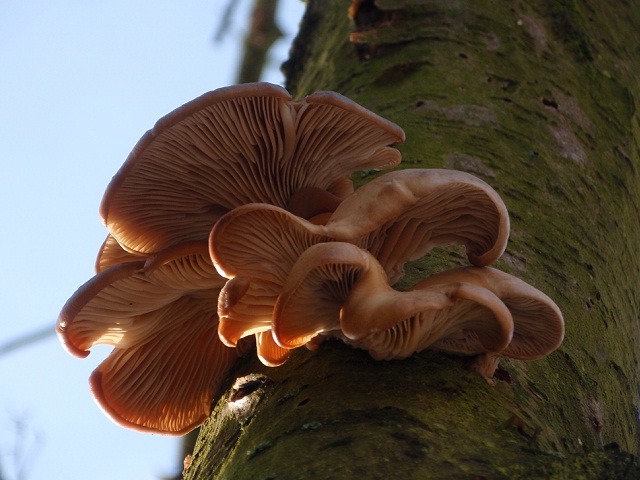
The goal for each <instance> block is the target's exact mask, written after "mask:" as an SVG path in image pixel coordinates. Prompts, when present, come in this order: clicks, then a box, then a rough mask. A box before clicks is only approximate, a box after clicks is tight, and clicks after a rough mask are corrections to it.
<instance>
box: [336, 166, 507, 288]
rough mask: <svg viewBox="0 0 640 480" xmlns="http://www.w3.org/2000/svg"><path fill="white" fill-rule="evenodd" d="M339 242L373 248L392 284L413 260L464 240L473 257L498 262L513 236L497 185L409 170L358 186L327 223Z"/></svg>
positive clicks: (448, 172)
mask: <svg viewBox="0 0 640 480" xmlns="http://www.w3.org/2000/svg"><path fill="white" fill-rule="evenodd" d="M326 228H327V230H328V231H330V232H331V235H332V236H333V237H334V238H335V239H336V240H342V241H347V242H351V243H357V244H359V245H360V246H362V247H363V248H366V249H367V250H369V251H370V252H371V253H372V254H373V255H374V256H375V257H376V259H377V260H378V261H379V262H380V263H381V264H382V266H383V267H384V269H385V270H386V271H387V274H388V276H389V279H390V281H391V283H394V282H395V281H397V280H398V279H399V278H400V277H401V276H402V266H403V265H404V263H406V262H407V261H411V260H416V259H418V258H420V257H422V256H424V255H425V254H426V253H427V252H429V251H430V250H431V249H433V248H435V247H439V246H447V245H452V244H458V245H459V244H463V245H465V246H466V250H467V256H468V257H469V261H470V262H471V263H473V264H474V265H478V266H483V265H487V264H489V263H492V262H494V261H495V260H497V259H498V258H499V257H500V255H502V253H503V252H504V249H505V248H506V245H507V240H508V238H509V214H508V212H507V208H506V206H505V204H504V202H503V201H502V199H501V198H500V196H499V195H498V194H497V193H496V191H495V190H493V188H491V187H490V186H489V185H488V184H487V183H485V182H483V181H482V180H480V179H479V178H477V177H474V176H473V175H470V174H468V173H466V172H460V171H456V170H444V169H406V170H397V171H394V172H389V173H387V174H384V175H381V176H380V177H378V178H376V179H374V180H372V181H371V182H369V183H367V184H365V185H363V186H362V187H360V188H358V189H357V190H356V191H355V192H354V193H353V194H351V195H349V196H348V197H347V198H345V199H344V201H343V202H342V203H341V204H340V205H339V206H338V208H337V209H336V210H335V212H334V213H333V214H332V215H331V217H330V219H329V221H328V222H327V224H326Z"/></svg>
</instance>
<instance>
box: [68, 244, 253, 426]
mask: <svg viewBox="0 0 640 480" xmlns="http://www.w3.org/2000/svg"><path fill="white" fill-rule="evenodd" d="M207 250H208V246H207V244H206V242H200V243H190V244H181V245H174V246H173V247H171V248H170V249H168V250H165V251H163V252H161V253H160V254H158V255H156V256H154V257H151V258H149V259H147V260H146V261H135V262H127V263H121V264H116V265H114V266H111V267H109V268H106V269H105V270H103V271H102V272H100V273H98V274H97V275H96V276H95V277H93V278H92V279H91V280H89V281H88V282H87V283H85V284H84V285H83V286H82V287H80V288H79V289H78V291H76V293H75V294H74V295H73V296H72V297H71V298H70V299H69V300H68V302H67V303H66V304H65V306H64V307H63V309H62V311H61V313H60V316H59V318H58V324H57V332H58V336H59V337H60V340H61V342H62V343H63V345H64V346H65V347H66V348H67V350H69V352H70V353H72V354H74V355H76V356H80V357H85V356H87V355H88V354H89V349H90V348H91V347H92V346H93V345H97V344H106V345H111V346H114V347H115V348H114V350H113V352H112V353H111V354H110V355H109V357H108V358H107V359H106V360H105V361H104V362H103V363H102V364H101V365H100V366H99V367H98V368H97V369H96V370H95V372H94V373H93V374H92V376H91V379H90V383H91V388H92V392H93V394H94V396H95V398H96V400H97V401H98V403H99V404H100V406H101V408H102V409H103V410H104V411H105V412H106V413H107V414H108V415H109V416H110V417H111V418H112V419H113V420H114V421H115V422H116V423H119V424H121V425H124V426H127V427H129V428H133V429H136V430H140V431H148V432H157V433H163V434H168V435H182V434H184V433H186V432H188V431H189V430H191V429H193V428H195V427H196V426H197V425H199V424H200V423H201V422H202V421H203V420H204V419H206V418H207V416H208V414H209V412H210V404H211V401H212V400H213V396H214V395H215V393H216V390H217V388H218V387H219V385H220V384H221V382H222V381H223V380H224V377H225V375H226V373H227V372H228V371H229V369H230V368H231V366H232V365H233V363H234V362H235V359H236V358H237V357H238V355H239V354H241V353H242V350H241V349H231V348H227V347H225V346H224V345H222V343H221V342H220V340H219V339H218V335H217V327H218V325H217V321H216V320H217V318H216V307H217V297H218V293H219V290H220V288H221V287H222V285H223V284H224V282H225V280H224V279H223V278H221V277H220V276H219V275H218V274H217V272H216V270H215V268H214V267H213V265H212V263H211V260H210V259H209V257H208V254H207Z"/></svg>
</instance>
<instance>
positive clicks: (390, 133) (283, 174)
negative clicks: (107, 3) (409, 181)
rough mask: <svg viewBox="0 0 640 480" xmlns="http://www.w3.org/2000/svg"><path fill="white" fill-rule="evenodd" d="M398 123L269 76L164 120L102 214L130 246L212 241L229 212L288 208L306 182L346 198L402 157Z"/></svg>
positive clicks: (151, 248)
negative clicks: (365, 178) (261, 206)
mask: <svg viewBox="0 0 640 480" xmlns="http://www.w3.org/2000/svg"><path fill="white" fill-rule="evenodd" d="M403 140H404V132H403V131H402V129H400V127H398V126H397V125H395V124H393V123H391V122H389V121H386V120H384V119H382V118H381V117H379V116H377V115H375V114H374V113H372V112H369V111H368V110H366V109H364V108H362V107H360V106H358V105H356V104H355V103H353V102H352V101H351V100H348V99H347V98H345V97H343V96H341V95H339V94H337V93H333V92H319V93H317V94H314V95H311V96H309V97H307V98H306V99H302V100H298V101H292V100H291V97H290V95H289V94H288V93H287V92H286V90H284V89H282V88H281V87H278V86H276V85H271V84H268V83H255V84H244V85H237V86H233V87H225V88H221V89H218V90H215V91H213V92H209V93H206V94H204V95H202V96H201V97H199V98H196V99H195V100H193V101H191V102H189V103H187V104H185V105H183V106H182V107H180V108H178V109H176V110H174V111H173V112H171V113H170V114H168V115H167V116H165V117H164V118H162V119H160V120H159V121H158V122H157V123H156V125H155V127H154V128H153V129H152V130H150V131H149V132H147V133H146V134H145V135H144V136H143V137H142V138H141V139H140V141H139V142H138V144H137V145H136V146H135V147H134V149H133V151H132V152H131V154H130V155H129V157H128V159H127V160H126V162H125V163H124V165H123V166H122V167H121V169H120V170H119V171H118V173H116V175H115V176H114V177H113V179H112V181H111V183H110V184H109V186H108V187H107V190H106V192H105V195H104V198H103V201H102V205H101V210H100V211H101V215H102V218H103V221H104V223H105V225H106V226H107V227H108V228H109V231H110V232H111V234H112V235H113V236H114V237H116V239H117V240H118V242H119V243H120V244H121V245H122V246H123V248H124V249H125V250H127V251H131V252H138V253H144V254H149V253H155V252H158V251H160V250H163V249H164V248H167V247H168V246H170V245H173V244H176V243H182V242H184V241H190V240H201V239H205V238H207V235H208V233H209V231H210V229H211V226H212V225H213V224H214V223H215V221H216V220H217V219H218V218H219V217H220V216H221V215H222V214H223V213H225V212H227V211H228V210H230V209H232V208H234V207H237V206H239V205H243V204H246V203H251V202H266V203H271V204H274V205H278V206H281V207H283V208H284V207H286V206H287V205H288V204H289V202H290V200H291V198H292V196H293V195H294V194H295V193H296V192H297V191H299V190H301V189H303V188H306V187H314V188H319V189H321V190H325V191H327V192H329V193H331V194H334V195H336V196H338V197H344V196H345V195H347V194H348V193H350V192H351V191H352V185H351V183H350V181H349V179H348V176H349V175H350V174H351V173H352V172H354V171H357V170H362V169H379V168H388V167H390V166H394V165H396V164H397V163H398V162H399V161H400V154H399V152H398V151H397V150H395V149H392V148H389V147H387V145H389V144H391V143H399V142H402V141H403Z"/></svg>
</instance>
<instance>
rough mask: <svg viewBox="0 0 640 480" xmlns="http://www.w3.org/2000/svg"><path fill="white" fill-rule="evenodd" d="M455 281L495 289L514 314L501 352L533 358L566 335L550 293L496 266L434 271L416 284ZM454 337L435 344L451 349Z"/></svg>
mask: <svg viewBox="0 0 640 480" xmlns="http://www.w3.org/2000/svg"><path fill="white" fill-rule="evenodd" d="M452 281H457V282H466V283H469V284H473V285H477V286H479V287H482V288H485V289H487V290H490V291H491V292H493V293H494V294H495V295H496V296H497V297H498V298H500V300H501V301H502V302H503V303H504V304H505V305H506V307H507V308H508V309H509V311H510V313H511V316H512V318H513V324H514V330H513V338H512V339H511V342H510V343H509V345H508V346H507V347H506V348H505V349H504V350H502V351H501V352H500V355H501V356H504V357H510V358H515V359H518V360H534V359H537V358H540V357H543V356H545V355H548V354H549V353H551V352H553V351H554V350H555V349H557V348H558V347H559V346H560V345H561V344H562V340H563V338H564V320H563V318H562V312H561V311H560V309H559V308H558V306H557V305H556V304H555V303H554V302H553V300H551V299H550V298H549V297H548V296H547V295H545V294H544V293H542V292H541V291H540V290H538V289H536V288H535V287H533V286H531V285H529V284H528V283H526V282H525V281H523V280H521V279H519V278H517V277H514V276H513V275H509V274H508V273H505V272H502V271H500V270H496V269H495V268H490V267H483V268H476V267H464V268H457V269H453V270H448V271H445V272H442V273H438V274H437V275H433V276H431V277H429V278H427V279H425V280H423V281H422V282H420V283H418V284H417V285H416V286H415V287H414V288H432V287H434V286H436V285H440V284H447V283H450V282H452ZM452 341H453V339H447V341H443V342H439V343H438V344H437V345H434V348H439V349H442V350H448V351H453V350H452V345H451V342H452Z"/></svg>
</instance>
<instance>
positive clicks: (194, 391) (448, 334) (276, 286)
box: [57, 83, 563, 435]
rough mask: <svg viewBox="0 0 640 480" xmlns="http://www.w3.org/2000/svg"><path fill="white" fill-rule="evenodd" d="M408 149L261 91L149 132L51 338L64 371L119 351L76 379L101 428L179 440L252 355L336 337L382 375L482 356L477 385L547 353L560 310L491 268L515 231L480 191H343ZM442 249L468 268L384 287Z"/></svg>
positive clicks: (192, 107) (392, 184) (472, 185)
mask: <svg viewBox="0 0 640 480" xmlns="http://www.w3.org/2000/svg"><path fill="white" fill-rule="evenodd" d="M403 141H404V132H403V131H402V129H401V128H400V127H398V126H397V125H395V124H394V123H392V122H389V121H387V120H385V119H383V118H381V117H379V116H378V115H376V114H374V113H372V112H370V111H368V110H366V109H364V108H363V107H361V106H359V105H357V104H356V103H354V102H353V101H351V100H349V99H347V98H345V97H343V96H342V95H339V94H337V93H334V92H317V93H315V94H313V95H310V96H308V97H306V98H304V99H301V100H292V98H291V97H290V95H289V93H288V92H287V91H286V90H284V89H282V88H281V87H278V86H275V85H271V84H267V83H255V84H245V85H238V86H233V87H225V88H221V89H218V90H215V91H213V92H209V93H207V94H205V95H203V96H201V97H199V98H197V99H195V100H193V101H191V102H189V103H187V104H185V105H183V106H182V107H180V108H178V109H176V110H175V111H173V112H171V113H170V114H168V115H167V116H165V117H163V118H162V119H160V120H159V121H158V122H157V123H156V125H155V126H154V128H153V129H151V130H150V131H148V132H147V133H146V134H145V135H144V136H143V137H142V138H141V139H140V141H139V142H138V144H137V145H136V146H135V147H134V149H133V150H132V152H131V154H130V155H129V157H128V158H127V160H126V161H125V163H124V165H123V166H122V167H121V168H120V170H119V171H118V172H117V173H116V175H115V176H114V177H113V179H112V180H111V182H110V183H109V185H108V187H107V190H106V192H105V195H104V198H103V201H102V205H101V209H100V213H101V216H102V219H103V222H104V224H105V225H106V227H107V229H108V232H109V233H108V235H107V238H106V240H105V242H104V243H103V245H102V247H101V248H100V250H99V254H98V259H97V261H96V275H95V276H94V277H93V278H92V279H90V280H89V281H88V282H86V283H85V284H84V285H82V286H81V287H80V288H79V289H78V290H77V291H76V292H75V293H74V294H73V295H72V297H71V298H70V299H69V300H68V301H67V303H66V304H65V306H64V307H63V309H62V311H61V313H60V316H59V318H58V322H57V332H58V336H59V338H60V340H61V342H62V344H63V345H64V347H65V348H66V349H67V350H68V351H69V352H70V353H71V354H73V355H75V356H78V357H86V356H87V355H88V354H89V350H90V348H91V347H92V346H94V345H98V344H105V345H110V346H112V347H114V348H113V351H112V352H111V353H110V354H109V356H108V357H107V358H106V359H105V360H104V361H103V362H102V363H101V364H100V365H99V366H98V367H97V369H96V370H95V371H94V372H93V373H92V375H91V378H90V386H91V391H92V393H93V395H94V397H95V399H96V401H97V403H98V404H99V405H100V407H101V408H102V409H103V410H104V411H105V413H106V414H107V415H108V416H109V417H110V418H111V419H112V420H114V421H115V422H116V423H118V424H120V425H123V426H126V427H129V428H133V429H136V430H139V431H144V432H154V433H162V434H168V435H182V434H185V433H187V432H188V431H190V430H192V429H193V428H195V427H197V426H198V425H199V424H201V423H202V422H203V421H204V420H205V419H206V418H207V417H208V416H209V414H210V412H211V404H212V401H213V399H214V397H215V395H216V393H217V392H218V390H219V389H220V386H221V384H222V382H223V381H224V380H225V378H226V376H227V375H228V373H229V371H230V370H231V368H232V367H233V365H234V364H235V362H236V361H237V359H238V358H239V357H240V356H242V355H243V354H245V353H246V352H247V351H248V350H249V349H251V348H252V347H253V343H255V346H256V352H257V355H258V357H259V358H260V360H261V361H262V362H263V363H264V364H266V365H269V366H277V365H281V364H282V363H284V362H285V361H286V360H287V358H288V357H289V354H290V352H291V350H292V349H294V348H297V347H300V346H304V345H306V346H307V347H308V348H312V349H315V348H317V346H318V344H319V343H320V341H321V340H322V339H324V338H327V337H334V338H339V339H341V340H343V341H344V342H346V343H348V344H350V345H352V346H354V347H358V348H363V349H366V350H368V351H369V352H370V354H371V355H372V356H373V357H374V358H376V359H393V358H404V357H407V356H409V355H411V354H413V353H414V352H418V351H420V350H423V349H425V348H433V349H438V350H441V351H444V352H449V353H455V354H462V355H474V356H479V358H481V359H482V360H481V361H479V362H478V363H477V365H478V367H477V370H478V371H480V372H481V373H482V374H483V375H485V376H490V375H491V374H492V373H493V369H495V366H496V364H497V363H496V362H497V359H499V358H500V357H501V356H506V357H511V358H517V359H534V358H539V357H541V356H543V355H546V354H547V353H549V352H551V351H553V350H554V349H555V348H557V347H558V345H559V344H560V342H561V341H562V336H563V321H562V316H561V314H560V311H559V310H558V308H557V306H556V305H555V304H554V303H553V302H552V301H551V300H550V299H549V298H548V297H547V296H546V295H544V294H543V293H542V292H540V291H538V290H536V289H535V288H533V287H531V286H530V285H528V284H526V283H524V282H522V281H521V280H519V279H517V278H515V277H512V276H510V275H508V274H506V273H503V272H500V271H498V270H495V269H491V268H489V267H487V265H489V264H490V263H492V262H494V261H495V260H497V259H498V258H499V257H500V255H501V254H502V253H503V251H504V249H505V247H506V243H507V239H508V235H509V219H508V214H507V210H506V208H505V205H504V203H503V202H502V200H501V199H500V197H499V196H498V194H497V193H496V192H495V191H494V190H493V189H492V188H491V187H490V186H489V185H487V184H486V183H484V182H483V181H481V180H479V179H477V178H475V177H473V176H472V175H469V174H467V173H464V172H458V171H452V170H424V169H407V170H397V171H392V172H390V173H387V174H384V175H381V176H379V177H378V178H376V179H375V180H373V181H371V182H369V183H368V184H366V185H364V186H362V187H360V188H358V189H357V190H354V188H353V184H352V182H351V180H350V175H351V174H352V173H354V172H356V171H361V170H383V169H388V168H391V167H394V166H397V165H398V164H399V162H400V154H399V152H398V150H396V149H394V148H392V147H390V146H389V145H391V144H395V143H401V142H403ZM451 244H462V245H464V246H465V247H466V251H467V256H468V259H469V261H470V263H471V264H472V265H473V266H471V267H466V268H462V269H457V270H451V271H448V272H444V273H440V274H436V275H432V276H431V277H429V278H427V279H426V280H424V281H422V282H420V283H418V284H417V285H415V286H414V287H413V288H411V289H410V290H408V291H398V290H396V289H394V288H393V286H392V285H393V284H394V283H395V282H396V281H397V280H399V279H400V278H401V277H402V276H403V267H404V265H405V263H406V262H408V261H411V260H415V259H418V258H421V257H423V256H424V255H425V254H427V252H429V251H430V250H431V249H433V248H435V247H439V246H447V245H451ZM252 339H255V342H252Z"/></svg>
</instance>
